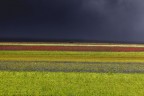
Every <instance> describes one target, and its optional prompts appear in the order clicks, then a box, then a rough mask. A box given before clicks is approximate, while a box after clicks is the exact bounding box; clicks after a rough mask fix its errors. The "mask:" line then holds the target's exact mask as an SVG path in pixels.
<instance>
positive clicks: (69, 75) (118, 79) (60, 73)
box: [0, 43, 144, 96]
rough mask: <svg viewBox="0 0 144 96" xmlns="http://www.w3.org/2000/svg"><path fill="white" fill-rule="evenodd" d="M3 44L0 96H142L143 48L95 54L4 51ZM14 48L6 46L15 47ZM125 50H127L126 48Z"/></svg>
mask: <svg viewBox="0 0 144 96" xmlns="http://www.w3.org/2000/svg"><path fill="white" fill-rule="evenodd" d="M3 44H4V45H2V44H1V45H0V47H1V48H2V50H1V51H0V95H2V96H15V95H16V96H19V95H20V96H21V95H22V96H23V95H31V96H43V95H46V96H144V93H143V90H144V74H143V73H144V51H142V50H144V48H143V45H140V46H138V45H132V46H131V47H134V46H138V47H139V48H140V49H142V50H141V52H108V51H107V52H105V51H102V52H97V51H74V50H73V51H60V50H59V51H50V50H49V51H43V50H40V51H30V50H29V51H26V50H21V51H20V50H15V51H14V50H13V51H12V50H5V47H4V46H5V45H6V46H7V43H3ZM17 45H19V43H16V45H8V46H9V48H11V46H14V47H13V48H17V47H18V46H17ZM101 45H102V44H101ZM2 46H3V47H2ZM21 46H26V47H25V48H27V45H21ZM29 46H31V45H29ZM33 46H40V45H39V44H38V45H37V44H36V45H33ZM43 46H51V45H47V44H46V45H43ZM58 46H62V45H58ZM71 46H73V45H70V46H69V47H71ZM74 46H75V45H74ZM78 46H79V47H83V45H78ZM92 46H93V45H92ZM102 46H103V45H102ZM95 47H96V46H95ZM113 47H114V46H113ZM124 47H127V49H128V50H129V46H124ZM31 48H33V47H31ZM111 48H112V46H111ZM115 49H116V48H115ZM131 49H133V48H131ZM94 50H95V49H94ZM108 50H111V49H108ZM120 50H121V49H120ZM111 51H112V50H111ZM121 51H123V50H121ZM131 51H132V50H131ZM137 51H140V50H137Z"/></svg>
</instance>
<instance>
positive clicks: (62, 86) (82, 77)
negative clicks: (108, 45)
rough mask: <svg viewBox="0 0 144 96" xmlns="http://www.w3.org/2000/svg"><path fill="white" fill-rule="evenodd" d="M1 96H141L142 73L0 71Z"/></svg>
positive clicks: (143, 85) (143, 78)
mask: <svg viewBox="0 0 144 96" xmlns="http://www.w3.org/2000/svg"><path fill="white" fill-rule="evenodd" d="M0 78H1V79H0V82H1V83H0V95H2V96H15V95H16V96H18V95H29V96H43V95H46V96H143V95H144V92H143V90H144V74H112V73H111V74H110V73H109V74H108V73H103V74H100V73H99V74H98V73H63V72H58V73H56V72H0Z"/></svg>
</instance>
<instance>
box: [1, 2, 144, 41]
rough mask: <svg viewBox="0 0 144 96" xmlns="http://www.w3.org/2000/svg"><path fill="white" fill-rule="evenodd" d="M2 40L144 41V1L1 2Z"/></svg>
mask: <svg viewBox="0 0 144 96" xmlns="http://www.w3.org/2000/svg"><path fill="white" fill-rule="evenodd" d="M0 5H1V8H0V11H1V16H0V17H1V18H0V20H1V21H0V25H1V27H0V28H1V29H0V38H7V37H8V38H10V37H13V38H32V39H47V40H48V39H69V40H75V39H79V40H95V41H96V40H102V41H126V42H129V41H136V42H138V41H142V42H144V39H143V36H144V33H143V32H144V28H143V26H144V11H143V9H144V7H143V6H144V1H143V0H1V1H0Z"/></svg>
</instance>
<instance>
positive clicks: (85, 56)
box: [0, 51, 144, 63]
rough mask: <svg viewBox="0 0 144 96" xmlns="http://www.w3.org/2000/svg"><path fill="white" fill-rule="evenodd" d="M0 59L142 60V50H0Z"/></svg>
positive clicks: (133, 61)
mask: <svg viewBox="0 0 144 96" xmlns="http://www.w3.org/2000/svg"><path fill="white" fill-rule="evenodd" d="M0 61H60V62H61V61H63V62H67V61H68V62H132V63H135V62H144V52H78V51H0Z"/></svg>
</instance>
